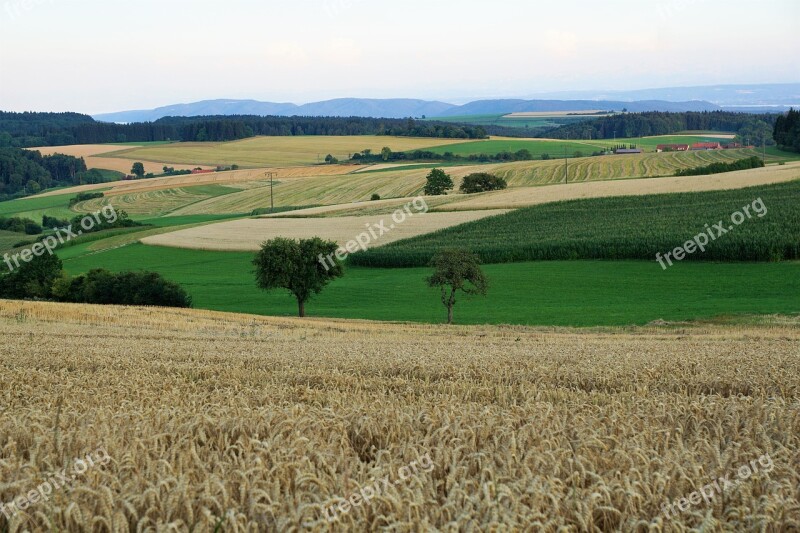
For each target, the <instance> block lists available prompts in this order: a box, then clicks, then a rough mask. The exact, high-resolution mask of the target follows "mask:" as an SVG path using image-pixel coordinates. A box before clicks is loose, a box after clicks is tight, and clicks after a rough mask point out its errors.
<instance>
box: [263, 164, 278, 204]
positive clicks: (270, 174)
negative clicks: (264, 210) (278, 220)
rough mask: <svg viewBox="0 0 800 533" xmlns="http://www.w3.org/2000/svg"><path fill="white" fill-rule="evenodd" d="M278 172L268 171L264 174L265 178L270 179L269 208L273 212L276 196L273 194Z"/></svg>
mask: <svg viewBox="0 0 800 533" xmlns="http://www.w3.org/2000/svg"><path fill="white" fill-rule="evenodd" d="M277 175H278V173H277V172H272V171H268V172H267V173H266V174H264V176H265V177H269V207H270V210H271V211H275V195H274V194H273V191H272V189H273V187H274V179H275V176H277Z"/></svg>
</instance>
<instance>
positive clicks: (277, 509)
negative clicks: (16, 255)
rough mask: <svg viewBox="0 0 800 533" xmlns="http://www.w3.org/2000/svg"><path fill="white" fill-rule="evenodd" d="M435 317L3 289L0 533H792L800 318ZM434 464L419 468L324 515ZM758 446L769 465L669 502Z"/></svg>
mask: <svg viewBox="0 0 800 533" xmlns="http://www.w3.org/2000/svg"><path fill="white" fill-rule="evenodd" d="M763 322H765V324H755V323H754V324H752V325H748V326H712V325H707V326H688V325H671V326H651V327H647V328H637V329H629V330H597V331H586V330H581V331H578V330H560V329H533V328H520V327H485V328H460V327H453V328H445V327H433V326H411V325H398V324H378V323H368V322H337V321H322V320H319V321H315V320H289V319H275V318H263V317H251V316H244V315H223V314H218V313H213V312H204V311H191V310H170V311H167V310H159V309H147V308H111V307H94V306H81V305H59V304H48V303H31V302H9V301H0V337H2V341H3V355H2V359H0V368H1V369H2V372H3V380H2V381H1V382H0V397H1V398H2V401H1V402H0V405H1V407H0V502H9V501H11V500H12V499H14V498H16V497H18V496H19V495H21V494H24V493H26V492H28V491H29V490H31V489H33V488H35V487H36V486H37V485H38V484H39V483H40V482H41V480H42V478H43V476H44V475H45V473H46V472H53V471H59V470H60V469H61V468H63V467H64V465H66V464H67V463H68V462H69V461H71V460H72V459H73V458H75V457H82V456H84V455H85V454H86V453H87V452H89V451H92V450H95V449H97V448H99V447H104V448H105V450H106V451H107V453H108V455H109V456H110V457H111V458H112V460H111V462H110V463H109V464H108V465H106V466H105V467H102V468H95V469H92V470H90V471H89V472H87V474H86V475H85V476H84V477H83V478H81V479H80V480H78V481H77V482H76V483H75V485H74V488H73V489H71V490H65V491H55V492H54V494H53V495H52V497H51V498H50V499H49V500H48V501H43V502H39V503H37V504H36V505H33V506H31V507H30V508H28V509H27V510H25V511H23V512H21V513H19V514H17V515H15V516H13V518H11V519H10V521H9V520H7V519H6V518H5V517H4V516H3V514H2V513H0V531H6V530H7V531H11V532H19V531H26V530H28V531H40V530H59V531H114V532H116V531H215V530H217V531H276V530H284V531H301V530H309V531H311V530H313V531H364V530H376V529H386V530H395V531H430V530H442V531H486V530H489V531H492V530H494V531H504V530H541V531H611V530H622V531H642V532H645V531H688V530H689V529H692V528H698V529H700V528H702V529H703V530H709V531H723V530H725V531H734V530H735V531H791V530H797V529H798V528H800V358H798V353H799V351H800V350H799V349H800V329H798V326H800V323H798V321H797V320H796V319H779V318H772V319H766V320H764V321H763ZM426 453H429V454H430V458H431V460H432V463H433V465H434V467H433V469H432V471H430V472H422V473H420V475H418V476H415V477H414V478H412V479H409V480H407V481H406V482H404V483H400V484H394V485H392V486H391V487H390V488H388V489H387V490H386V491H385V492H384V493H383V494H381V495H380V496H379V497H376V498H375V499H373V500H372V501H371V502H370V503H369V504H364V505H361V506H360V507H353V509H352V510H351V511H350V512H349V513H347V514H342V515H340V516H339V518H338V521H337V522H332V523H329V522H328V520H326V519H325V518H324V516H323V510H324V509H325V508H326V506H329V505H332V504H336V503H337V502H339V501H340V500H339V499H340V498H345V497H347V496H348V495H350V494H353V493H355V492H356V491H358V490H359V488H360V487H363V486H366V485H367V484H371V483H374V480H375V479H379V478H381V477H384V476H393V475H395V474H396V473H397V472H398V470H399V469H400V467H402V466H405V465H408V464H409V463H410V462H411V461H413V460H415V459H417V458H418V457H420V456H422V455H424V454H426ZM765 453H768V454H770V457H771V458H772V460H773V461H774V465H775V466H774V469H773V470H772V471H771V472H769V473H768V474H767V473H759V474H756V475H754V476H753V477H751V478H750V479H749V480H747V481H746V482H744V483H742V484H740V485H738V486H736V487H735V488H733V489H731V490H730V491H728V492H727V493H725V494H724V496H722V497H717V498H715V499H714V500H713V501H711V502H710V503H709V504H701V505H697V506H692V507H691V508H690V509H689V510H688V511H686V512H682V513H679V514H677V515H676V516H674V517H673V518H671V519H667V518H666V517H665V516H664V515H663V514H662V507H663V506H664V504H666V503H667V502H671V501H673V500H675V499H677V498H682V497H686V496H688V495H689V494H690V493H692V492H693V491H695V490H698V488H699V487H701V486H703V485H705V484H707V483H709V482H710V481H712V480H714V479H716V478H717V477H719V476H722V475H726V474H728V473H730V472H732V471H735V469H736V468H738V467H739V466H740V465H742V464H748V463H750V462H751V461H753V460H755V459H757V458H759V457H760V456H762V455H763V454H765Z"/></svg>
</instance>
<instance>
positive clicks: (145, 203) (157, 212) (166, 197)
mask: <svg viewBox="0 0 800 533" xmlns="http://www.w3.org/2000/svg"><path fill="white" fill-rule="evenodd" d="M240 190H241V189H235V188H232V187H225V186H221V185H200V186H194V187H181V188H176V189H166V190H154V191H143V192H137V193H130V194H120V195H114V196H105V197H103V198H96V199H93V200H87V201H85V202H80V203H78V204H76V205H75V206H74V207H73V210H75V211H77V212H82V213H92V212H95V211H98V210H100V209H102V207H103V206H105V205H113V206H114V208H115V209H117V210H120V209H122V210H124V211H125V212H127V213H128V214H129V215H146V216H162V215H165V214H167V213H170V212H171V211H174V210H176V209H178V208H181V207H184V206H186V205H191V204H193V203H197V202H200V201H203V200H207V199H209V198H213V197H216V196H224V195H226V194H232V193H236V192H239V191H240Z"/></svg>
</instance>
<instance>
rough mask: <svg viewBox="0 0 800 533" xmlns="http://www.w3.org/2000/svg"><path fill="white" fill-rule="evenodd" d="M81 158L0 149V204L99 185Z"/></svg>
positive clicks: (100, 177)
mask: <svg viewBox="0 0 800 533" xmlns="http://www.w3.org/2000/svg"><path fill="white" fill-rule="evenodd" d="M96 174H97V173H96V172H95V173H90V172H89V171H88V170H87V169H86V162H85V161H84V160H83V158H82V157H80V158H79V157H72V156H68V155H63V154H53V155H48V156H43V155H42V154H41V153H40V152H38V151H36V150H22V149H19V148H0V201H2V200H8V199H11V198H15V197H20V196H25V195H28V194H36V193H38V192H39V191H41V190H43V189H49V188H51V187H59V186H68V185H79V184H81V183H98V182H97V181H94V180H97V179H103V177H102V176H99V177H97V175H96Z"/></svg>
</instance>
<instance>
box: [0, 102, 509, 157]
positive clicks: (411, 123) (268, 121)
mask: <svg viewBox="0 0 800 533" xmlns="http://www.w3.org/2000/svg"><path fill="white" fill-rule="evenodd" d="M488 134H493V135H504V134H505V135H514V134H519V131H518V130H517V129H515V128H504V127H488V128H486V127H483V126H473V125H469V124H452V123H447V122H437V121H417V120H413V119H384V118H361V117H348V118H342V117H260V116H250V115H241V116H208V117H164V118H161V119H159V120H156V121H155V122H137V123H133V124H112V123H108V122H97V121H95V120H94V119H93V118H92V117H90V116H88V115H81V114H78V113H12V112H2V111H0V147H8V146H14V147H19V148H29V147H34V146H64V145H70V144H104V143H115V142H157V141H215V142H222V141H233V140H238V139H245V138H248V137H253V136H255V135H270V136H294V135H393V136H410V137H436V138H454V139H483V138H485V137H486V136H487V135H488Z"/></svg>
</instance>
